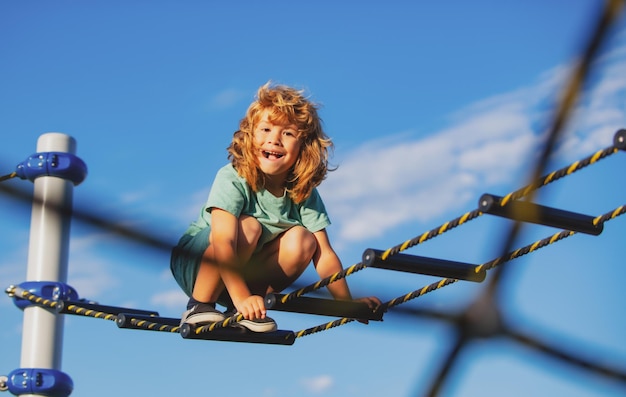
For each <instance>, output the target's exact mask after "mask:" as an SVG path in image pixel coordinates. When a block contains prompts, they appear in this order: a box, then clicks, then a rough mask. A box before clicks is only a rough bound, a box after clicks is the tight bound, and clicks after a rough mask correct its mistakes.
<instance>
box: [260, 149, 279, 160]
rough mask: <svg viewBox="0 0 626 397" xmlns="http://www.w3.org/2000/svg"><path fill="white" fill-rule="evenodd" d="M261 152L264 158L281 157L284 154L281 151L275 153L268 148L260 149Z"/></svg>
mask: <svg viewBox="0 0 626 397" xmlns="http://www.w3.org/2000/svg"><path fill="white" fill-rule="evenodd" d="M261 154H262V155H263V157H265V158H266V159H279V158H281V157H283V156H284V155H283V154H281V153H277V152H270V151H268V150H262V151H261Z"/></svg>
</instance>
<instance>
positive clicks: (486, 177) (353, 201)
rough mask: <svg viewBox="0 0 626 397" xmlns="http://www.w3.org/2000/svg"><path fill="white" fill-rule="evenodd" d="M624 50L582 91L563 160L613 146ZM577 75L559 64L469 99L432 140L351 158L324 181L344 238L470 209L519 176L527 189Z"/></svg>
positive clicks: (622, 121)
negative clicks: (530, 79)
mask: <svg viewBox="0 0 626 397" xmlns="http://www.w3.org/2000/svg"><path fill="white" fill-rule="evenodd" d="M624 48H626V47H616V48H615V49H614V50H613V51H612V52H611V53H608V54H606V55H605V56H604V57H603V58H602V61H598V62H597V65H596V66H595V67H594V70H595V71H596V72H595V73H596V74H598V75H599V76H600V77H599V79H598V78H596V80H595V81H594V84H592V85H591V86H590V87H591V88H590V89H589V90H588V92H585V93H583V95H582V101H581V103H580V105H579V107H578V108H577V111H576V112H575V114H574V115H573V120H572V121H571V122H570V123H569V128H568V129H567V130H566V131H565V135H563V138H562V140H561V142H560V143H559V146H558V148H557V151H556V152H555V156H562V158H563V159H564V160H565V161H568V162H569V161H573V160H578V159H580V158H581V156H587V155H589V154H591V153H593V152H594V151H596V150H599V149H602V148H604V147H607V146H609V145H610V144H611V143H612V136H613V134H614V132H615V130H616V129H618V128H623V127H626V112H625V109H626V56H625V55H626V52H624ZM570 72H571V65H561V66H558V67H555V68H553V69H551V70H549V71H546V72H545V73H543V74H542V75H541V76H540V77H539V79H538V80H537V82H535V83H534V84H532V85H529V86H528V87H523V88H520V89H517V90H513V91H511V92H508V93H503V94H501V95H496V96H493V97H490V98H486V99H484V100H481V101H478V102H476V103H473V104H470V105H469V106H467V107H466V108H464V109H462V110H461V111H459V112H456V113H455V114H453V115H452V117H451V122H450V125H449V126H448V127H446V128H444V129H442V130H440V131H435V132H434V133H433V134H429V136H428V137H426V138H419V137H417V138H415V137H413V138H412V137H411V134H409V133H406V132H404V133H402V134H397V135H395V136H393V137H387V138H384V139H380V140H375V141H369V142H365V143H363V144H362V145H360V146H358V147H356V148H355V149H354V150H352V151H351V152H349V153H347V154H345V155H344V157H343V159H339V168H338V170H337V171H335V172H333V173H331V174H330V175H329V176H328V178H327V180H326V181H325V182H324V183H323V184H322V185H321V187H320V191H321V193H322V195H323V197H324V200H325V202H326V204H327V207H328V209H329V211H330V212H331V215H332V218H333V222H334V223H335V225H336V227H337V229H338V231H339V232H338V237H339V241H338V242H337V243H336V244H338V245H339V244H344V243H350V242H355V241H359V240H363V239H366V238H372V237H378V236H381V235H383V234H384V233H386V232H388V231H389V230H391V229H393V228H396V227H398V226H399V225H401V224H402V223H405V222H411V221H413V222H414V221H421V222H427V221H430V220H432V219H434V218H436V217H438V216H441V215H443V214H446V213H450V212H452V211H455V210H459V209H461V208H467V207H468V204H469V203H470V202H471V200H474V199H475V200H477V199H478V196H479V195H480V194H478V189H481V190H483V189H489V188H492V187H494V186H496V185H498V184H503V183H508V184H511V183H513V184H514V182H515V181H518V180H519V181H521V183H520V184H519V186H517V185H515V186H514V187H515V188H518V187H521V186H522V185H523V184H524V183H525V182H526V180H525V179H524V178H525V177H526V176H527V175H526V173H525V170H527V169H528V167H529V166H531V165H532V164H534V161H535V160H536V155H537V154H538V150H537V149H538V148H539V146H538V145H539V144H540V143H541V139H542V137H543V136H544V135H545V133H546V132H547V131H546V130H547V128H548V127H549V126H550V124H549V123H550V122H551V121H552V119H551V117H552V111H553V110H554V105H555V104H556V103H557V102H556V100H557V99H558V98H559V96H560V94H561V90H562V88H563V85H564V82H565V80H566V79H567V78H568V77H569V74H570ZM520 178H521V179H520ZM470 206H471V207H472V208H475V206H473V203H472V204H471V205H470Z"/></svg>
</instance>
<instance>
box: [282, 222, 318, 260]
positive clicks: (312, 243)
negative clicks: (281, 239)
mask: <svg viewBox="0 0 626 397" xmlns="http://www.w3.org/2000/svg"><path fill="white" fill-rule="evenodd" d="M291 231H292V232H293V234H292V239H290V240H291V241H290V244H289V248H290V250H292V251H294V255H295V256H294V257H299V258H301V262H303V263H307V264H308V263H309V262H310V261H311V259H313V255H314V254H315V251H317V240H316V239H315V236H314V235H313V233H311V232H310V231H308V230H307V229H306V228H304V227H302V226H296V227H294V228H292V230H291Z"/></svg>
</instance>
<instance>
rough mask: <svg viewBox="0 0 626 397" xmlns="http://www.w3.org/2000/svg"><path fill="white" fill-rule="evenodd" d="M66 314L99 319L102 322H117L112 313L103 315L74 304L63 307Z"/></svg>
mask: <svg viewBox="0 0 626 397" xmlns="http://www.w3.org/2000/svg"><path fill="white" fill-rule="evenodd" d="M65 309H66V310H67V312H68V314H77V315H81V316H85V317H93V318H101V319H103V320H109V321H117V315H116V314H113V313H105V312H102V311H98V310H92V309H85V308H84V307H80V306H78V305H76V304H71V305H67V307H65Z"/></svg>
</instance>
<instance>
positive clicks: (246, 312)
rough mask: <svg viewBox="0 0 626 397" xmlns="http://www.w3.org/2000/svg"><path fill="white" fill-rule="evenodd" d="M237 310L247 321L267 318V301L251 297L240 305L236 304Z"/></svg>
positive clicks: (257, 296)
mask: <svg viewBox="0 0 626 397" xmlns="http://www.w3.org/2000/svg"><path fill="white" fill-rule="evenodd" d="M235 308H236V309H237V311H238V312H239V313H241V314H243V317H244V318H245V319H246V320H254V319H255V318H265V315H266V314H267V310H266V309H265V300H264V299H263V298H262V297H261V296H259V295H251V296H249V297H247V298H246V299H244V300H243V301H241V302H239V303H235Z"/></svg>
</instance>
